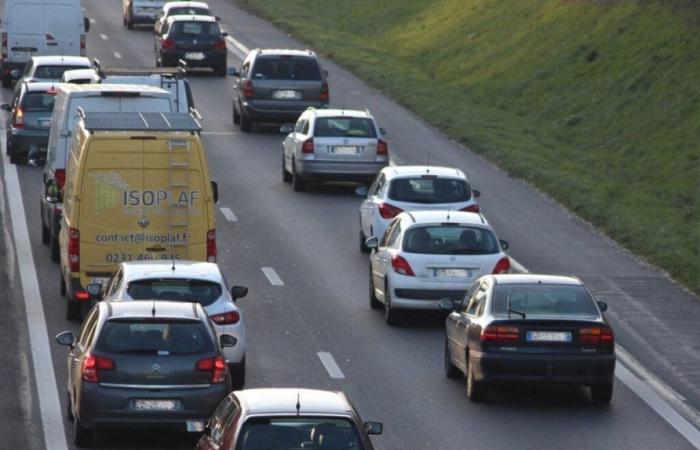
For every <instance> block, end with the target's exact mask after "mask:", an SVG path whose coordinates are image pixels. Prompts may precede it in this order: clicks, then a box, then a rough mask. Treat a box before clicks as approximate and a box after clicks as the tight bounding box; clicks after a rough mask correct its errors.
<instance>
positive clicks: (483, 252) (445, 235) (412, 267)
mask: <svg viewBox="0 0 700 450" xmlns="http://www.w3.org/2000/svg"><path fill="white" fill-rule="evenodd" d="M366 244H367V247H369V248H371V249H373V251H372V254H371V255H370V277H369V302H370V306H371V307H372V308H381V307H382V306H383V307H384V318H385V320H386V322H387V323H388V324H389V325H395V324H397V323H398V320H399V317H398V314H399V312H398V311H397V310H399V309H435V310H436V309H439V301H440V300H441V299H443V298H451V299H453V300H454V301H457V300H459V299H461V298H462V297H463V296H464V294H465V292H466V291H467V290H468V289H469V288H470V287H471V286H472V284H473V283H474V281H476V279H477V278H479V277H480V276H482V275H485V274H490V273H508V272H509V271H510V260H509V258H508V256H506V254H505V253H504V250H505V249H507V248H508V243H507V242H506V241H503V240H499V239H498V238H497V237H496V233H494V231H493V229H492V228H491V226H490V225H489V224H488V222H487V221H486V219H485V218H484V216H482V215H481V214H478V213H471V212H459V211H452V212H449V211H414V212H403V213H401V214H399V215H398V216H396V218H395V219H394V220H393V221H392V222H391V224H389V227H388V228H387V229H386V232H385V233H384V236H382V238H381V239H378V238H376V237H374V236H373V237H370V238H369V239H367V243H366Z"/></svg>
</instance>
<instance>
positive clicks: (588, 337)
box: [578, 327, 615, 345]
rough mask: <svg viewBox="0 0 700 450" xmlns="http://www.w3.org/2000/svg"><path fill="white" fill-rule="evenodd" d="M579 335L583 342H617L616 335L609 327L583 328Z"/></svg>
mask: <svg viewBox="0 0 700 450" xmlns="http://www.w3.org/2000/svg"><path fill="white" fill-rule="evenodd" d="M578 336H579V340H580V341H581V343H582V344H591V345H612V344H614V343H615V336H614V335H613V332H612V330H611V329H610V328H608V327H590V328H581V329H580V330H579V332H578Z"/></svg>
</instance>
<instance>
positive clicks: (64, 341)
mask: <svg viewBox="0 0 700 450" xmlns="http://www.w3.org/2000/svg"><path fill="white" fill-rule="evenodd" d="M73 341H75V337H74V336H73V332H72V331H64V332H63V333H58V334H57V335H56V342H58V344H59V345H66V346H68V347H71V348H72V347H73Z"/></svg>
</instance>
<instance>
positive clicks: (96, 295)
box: [85, 283, 102, 300]
mask: <svg viewBox="0 0 700 450" xmlns="http://www.w3.org/2000/svg"><path fill="white" fill-rule="evenodd" d="M85 290H86V291H87V292H88V294H90V300H102V283H90V284H88V285H87V286H85Z"/></svg>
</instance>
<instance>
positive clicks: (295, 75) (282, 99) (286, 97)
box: [229, 49, 330, 132]
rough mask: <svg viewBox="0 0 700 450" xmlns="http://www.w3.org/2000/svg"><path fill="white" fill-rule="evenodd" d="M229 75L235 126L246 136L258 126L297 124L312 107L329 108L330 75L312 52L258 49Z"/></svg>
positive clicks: (230, 71)
mask: <svg viewBox="0 0 700 450" xmlns="http://www.w3.org/2000/svg"><path fill="white" fill-rule="evenodd" d="M229 74H230V75H232V76H234V77H235V83H234V94H233V123H234V124H238V125H240V127H241V131H243V132H248V131H250V129H251V126H252V125H253V123H255V122H275V123H285V122H295V121H296V120H297V118H298V117H299V114H301V113H302V112H304V110H306V109H307V108H308V107H314V108H326V107H328V101H329V98H330V95H329V92H328V81H326V78H327V77H328V72H327V71H326V70H323V69H322V68H321V64H320V62H319V60H318V57H317V56H316V54H315V53H314V52H312V51H310V50H281V49H264V50H261V49H255V50H253V51H251V52H250V53H249V54H248V56H247V57H246V59H245V61H243V65H242V66H241V70H240V71H237V70H235V69H231V70H229Z"/></svg>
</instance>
